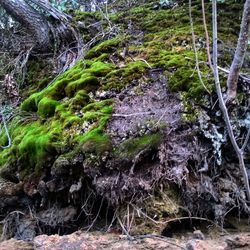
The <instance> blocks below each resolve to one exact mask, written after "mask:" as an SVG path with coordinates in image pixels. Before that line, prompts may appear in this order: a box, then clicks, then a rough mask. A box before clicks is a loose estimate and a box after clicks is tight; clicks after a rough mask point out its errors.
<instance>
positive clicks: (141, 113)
mask: <svg viewBox="0 0 250 250" xmlns="http://www.w3.org/2000/svg"><path fill="white" fill-rule="evenodd" d="M154 114H155V113H154V112H139V113H132V114H112V116H114V117H131V116H138V115H154Z"/></svg>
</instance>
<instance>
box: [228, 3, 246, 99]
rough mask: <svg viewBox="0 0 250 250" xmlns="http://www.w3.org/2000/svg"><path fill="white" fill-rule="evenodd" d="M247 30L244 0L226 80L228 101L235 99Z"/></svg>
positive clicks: (244, 51)
mask: <svg viewBox="0 0 250 250" xmlns="http://www.w3.org/2000/svg"><path fill="white" fill-rule="evenodd" d="M249 29H250V0H246V2H245V5H244V10H243V16H242V20H241V28H240V35H239V39H238V42H237V47H236V51H235V54H234V59H233V62H232V65H231V67H230V73H229V75H228V79H227V87H228V90H227V97H228V99H229V100H232V99H234V98H235V97H236V93H237V84H238V79H239V74H240V69H241V67H242V64H243V61H244V57H245V53H246V49H247V43H248V37H249Z"/></svg>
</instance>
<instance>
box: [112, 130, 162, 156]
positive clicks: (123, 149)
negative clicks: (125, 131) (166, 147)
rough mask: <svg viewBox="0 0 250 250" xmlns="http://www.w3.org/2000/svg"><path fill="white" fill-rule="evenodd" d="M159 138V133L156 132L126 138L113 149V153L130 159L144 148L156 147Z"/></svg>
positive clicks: (159, 140)
mask: <svg viewBox="0 0 250 250" xmlns="http://www.w3.org/2000/svg"><path fill="white" fill-rule="evenodd" d="M161 138H162V137H161V135H160V134H159V133H156V134H151V135H144V136H142V137H137V138H132V139H128V140H126V141H124V142H123V143H122V144H121V145H119V148H117V149H116V150H115V154H116V155H117V156H118V157H126V158H130V159H132V158H134V157H135V156H136V155H137V154H138V153H139V152H140V151H142V150H143V149H145V148H148V149H154V148H156V147H158V146H159V144H160V142H161Z"/></svg>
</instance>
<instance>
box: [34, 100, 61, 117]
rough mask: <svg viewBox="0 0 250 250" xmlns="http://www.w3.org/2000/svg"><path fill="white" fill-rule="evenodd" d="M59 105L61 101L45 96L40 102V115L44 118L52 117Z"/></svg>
mask: <svg viewBox="0 0 250 250" xmlns="http://www.w3.org/2000/svg"><path fill="white" fill-rule="evenodd" d="M58 105H59V102H57V101H55V100H52V99H50V98H48V97H44V98H43V99H42V100H41V101H40V102H39V103H38V112H37V113H38V115H40V116H41V117H43V118H46V117H51V116H53V115H54V113H55V110H56V107H57V106H58Z"/></svg>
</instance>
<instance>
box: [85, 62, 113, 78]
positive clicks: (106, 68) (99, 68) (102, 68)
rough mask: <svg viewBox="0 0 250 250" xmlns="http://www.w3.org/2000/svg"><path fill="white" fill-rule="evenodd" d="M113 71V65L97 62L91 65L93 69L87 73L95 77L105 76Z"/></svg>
mask: <svg viewBox="0 0 250 250" xmlns="http://www.w3.org/2000/svg"><path fill="white" fill-rule="evenodd" d="M113 69H114V66H113V64H111V63H103V62H99V61H97V62H94V63H93V64H92V65H91V68H90V69H88V70H87V72H89V73H92V74H93V75H94V76H105V75H106V74H107V73H109V72H110V71H112V70H113Z"/></svg>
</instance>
